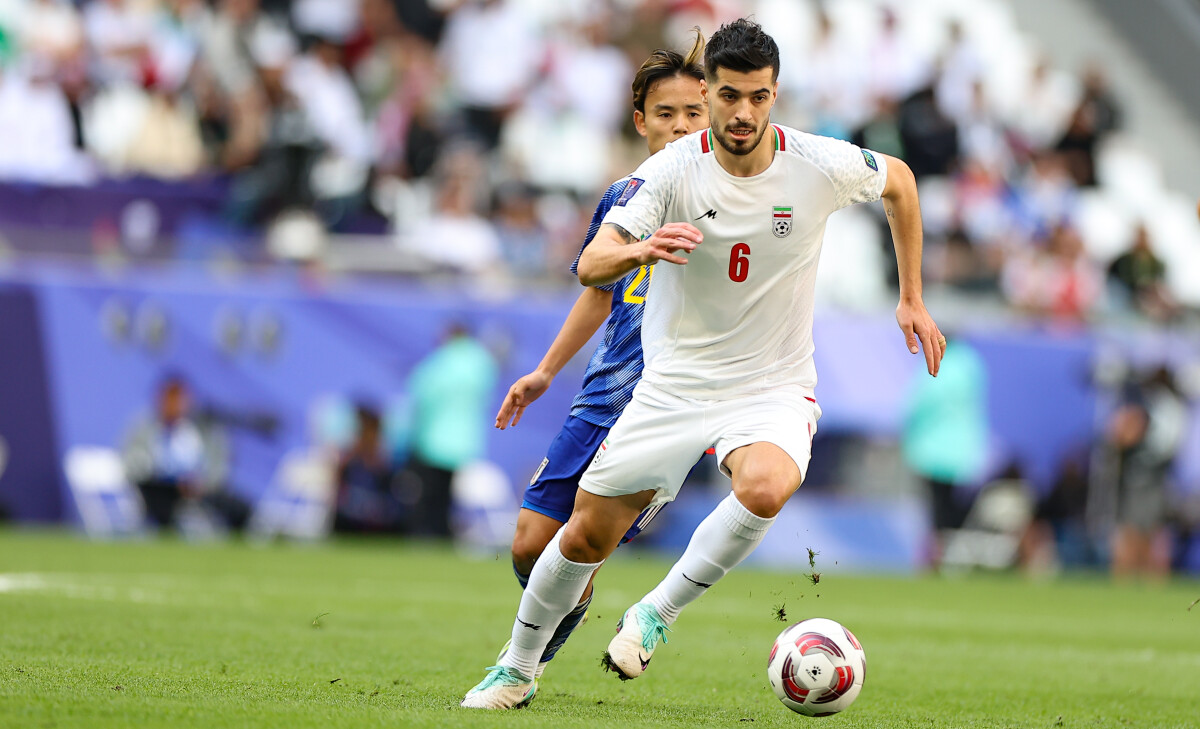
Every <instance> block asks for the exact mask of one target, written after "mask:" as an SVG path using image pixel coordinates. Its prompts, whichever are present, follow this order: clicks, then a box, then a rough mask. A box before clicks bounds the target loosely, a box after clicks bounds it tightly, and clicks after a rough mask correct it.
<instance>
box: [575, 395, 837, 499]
mask: <svg viewBox="0 0 1200 729" xmlns="http://www.w3.org/2000/svg"><path fill="white" fill-rule="evenodd" d="M820 417H821V408H820V407H819V406H818V405H817V402H816V400H814V399H812V397H811V396H809V395H808V394H807V393H806V392H805V391H804V390H802V389H800V388H781V389H778V390H774V391H771V392H769V393H763V394H759V395H752V396H747V397H743V398H738V399H734V400H723V401H719V402H707V403H699V402H693V401H691V400H684V399H682V398H678V397H675V396H673V395H669V394H667V393H665V392H663V391H662V390H661V389H659V388H657V387H655V386H653V385H651V384H649V383H647V382H646V381H645V380H643V381H642V382H640V383H638V386H637V388H636V389H635V390H634V391H633V400H632V401H631V402H630V403H629V405H628V406H627V407H626V408H625V411H624V412H623V413H621V417H620V418H618V419H617V422H616V423H614V424H613V427H612V430H611V431H609V433H608V437H607V438H605V439H604V442H603V443H601V444H600V448H599V450H597V451H596V455H595V456H594V457H593V458H592V463H591V465H590V466H589V467H588V469H587V471H586V472H584V474H583V478H581V479H580V480H579V487H580V488H581V489H583V490H584V491H587V492H589V493H593V494H596V495H598V496H620V495H623V494H636V493H638V492H641V491H649V490H654V491H656V492H657V493H656V494H655V496H654V500H653V501H651V502H650V503H651V505H654V504H663V503H666V502H669V501H673V500H674V499H675V496H676V495H678V494H679V487H680V486H681V485H683V479H684V478H685V477H686V476H687V475H688V472H689V471H691V469H692V466H694V465H696V461H698V460H700V456H702V455H703V454H704V451H706V450H707V449H708V448H709V447H710V446H715V448H716V452H717V463H718V464H720V468H721V472H722V473H724V474H725V475H726V476H729V475H730V473H729V470H728V469H726V468H725V457H726V456H728V455H729V453H730V451H733V450H734V449H735V448H741V447H742V446H746V445H750V444H751V443H760V442H766V443H772V444H774V445H777V446H779V447H780V448H782V449H783V451H784V452H785V453H787V454H788V455H789V456H791V457H792V460H793V461H795V462H796V465H797V466H798V467H799V468H800V478H801V480H803V478H804V476H805V475H806V474H807V473H808V461H809V458H810V457H811V455H812V438H813V435H814V434H815V433H816V432H817V420H818V419H819V418H820Z"/></svg>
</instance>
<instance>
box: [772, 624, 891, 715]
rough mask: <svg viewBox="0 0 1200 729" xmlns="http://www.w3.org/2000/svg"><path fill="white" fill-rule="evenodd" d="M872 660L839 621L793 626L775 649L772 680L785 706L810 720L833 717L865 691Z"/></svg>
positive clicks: (780, 637)
mask: <svg viewBox="0 0 1200 729" xmlns="http://www.w3.org/2000/svg"><path fill="white" fill-rule="evenodd" d="M866 672H867V655H866V653H864V652H863V648H862V644H861V643H859V642H858V639H857V638H855V637H854V634H853V633H851V632H850V631H849V630H847V629H846V628H845V627H843V626H842V625H841V623H838V622H837V621H834V620H829V619H828V618H809V619H808V620H801V621H800V622H798V623H796V624H795V625H792V626H790V627H788V628H787V629H786V630H784V631H783V632H782V633H780V634H779V637H778V638H776V639H775V645H773V646H771V657H770V658H768V659H767V679H768V680H769V681H770V682H771V688H772V689H774V690H775V695H776V696H778V697H779V700H780V701H782V702H783V705H784V706H786V707H788V708H789V709H791V710H792V711H794V712H796V713H798V714H804V715H805V716H830V715H832V714H836V713H838V712H839V711H841V710H842V709H845V708H846V707H847V706H849V705H850V704H852V703H854V699H855V698H857V697H858V692H859V691H862V685H863V676H864V675H865V674H866Z"/></svg>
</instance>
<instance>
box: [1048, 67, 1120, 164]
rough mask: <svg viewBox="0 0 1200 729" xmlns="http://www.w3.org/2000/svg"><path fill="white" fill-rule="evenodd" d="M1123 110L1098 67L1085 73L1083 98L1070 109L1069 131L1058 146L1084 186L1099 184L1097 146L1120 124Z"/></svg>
mask: <svg viewBox="0 0 1200 729" xmlns="http://www.w3.org/2000/svg"><path fill="white" fill-rule="evenodd" d="M1120 121H1121V111H1120V107H1119V106H1118V105H1117V101H1116V98H1115V97H1114V96H1113V95H1112V92H1111V91H1110V90H1109V88H1108V81H1107V80H1106V79H1105V78H1104V74H1103V72H1101V71H1100V68H1099V67H1098V66H1092V67H1091V68H1089V69H1088V70H1087V72H1086V73H1085V74H1084V78H1083V98H1081V99H1080V100H1079V104H1078V106H1076V107H1075V110H1074V111H1073V112H1071V117H1070V122H1069V123H1068V125H1067V131H1066V133H1065V134H1063V137H1062V139H1060V140H1059V141H1058V146H1057V149H1058V150H1059V151H1061V152H1062V153H1063V154H1064V155H1066V158H1067V166H1068V168H1069V169H1070V170H1071V176H1072V177H1073V178H1074V179H1075V182H1076V183H1077V184H1079V185H1081V186H1084V187H1091V186H1093V185H1095V184H1096V145H1097V144H1098V143H1099V141H1100V139H1101V138H1102V137H1103V136H1104V135H1106V134H1108V133H1109V132H1111V131H1112V130H1114V129H1116V128H1117V127H1118V126H1120Z"/></svg>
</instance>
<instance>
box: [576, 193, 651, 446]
mask: <svg viewBox="0 0 1200 729" xmlns="http://www.w3.org/2000/svg"><path fill="white" fill-rule="evenodd" d="M630 179H631V178H628V177H626V178H625V179H623V180H618V181H617V182H614V183H613V184H612V186H611V187H609V188H608V192H606V193H604V197H602V198H601V199H600V204H599V205H597V206H596V212H595V213H594V214H593V215H592V224H591V225H590V226H588V232H587V237H586V238H584V240H583V245H582V246H580V248H579V255H577V256H575V262H574V263H572V264H571V273H574V274H578V272H579V271H578V268H579V257H580V256H582V255H583V249H584V248H587V246H588V244H589V243H591V242H592V239H593V238H595V237H596V233H597V231H599V230H600V223H601V222H603V221H604V216H605V214H607V213H608V210H609V208H611V207H612V206H613V205H615V204H617V201H618V200H620V198H621V195H622V193H624V192H625V187H626V185H628V184H629V180H630ZM653 273H654V267H653V266H642V267H640V268H638V269H636V270H634V271H630V272H629V273H628V274H626V276H625V277H624V278H622V279H621V280H620V281H616V282H614V283H611V284H607V285H604V286H598V287H596V288H599V289H602V290H604V291H611V292H612V311H611V312H610V313H609V315H608V324H607V326H606V327H605V329H604V339H603V341H601V342H600V346H598V347H596V352H595V353H594V354H593V355H592V360H591V361H590V362H588V367H587V372H586V373H585V374H584V376H583V388H582V389H581V390H580V391H579V394H578V395H576V396H575V402H574V403H572V404H571V415H572V416H574V417H577V418H580V419H582V420H586V421H587V422H589V423H592V424H593V425H599V426H601V427H604V428H611V427H612V424H613V423H615V422H617V416H619V415H620V414H621V411H622V410H624V409H625V406H626V405H628V404H629V401H630V400H631V399H632V398H633V388H634V386H635V385H637V383H638V380H640V379H641V378H642V311H643V309H644V308H645V306H644V304H645V303H646V292H647V290H649V288H650V277H651V275H652V274H653Z"/></svg>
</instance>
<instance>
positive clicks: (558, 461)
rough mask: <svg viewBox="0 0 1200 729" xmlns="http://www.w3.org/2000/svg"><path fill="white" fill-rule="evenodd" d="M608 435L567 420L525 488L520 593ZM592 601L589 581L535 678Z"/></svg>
mask: <svg viewBox="0 0 1200 729" xmlns="http://www.w3.org/2000/svg"><path fill="white" fill-rule="evenodd" d="M608 434H609V429H608V428H606V427H604V426H601V425H596V424H594V423H590V422H588V421H586V420H583V419H582V418H577V417H574V416H568V417H567V419H566V422H565V423H564V424H563V427H562V429H561V430H560V431H559V433H558V435H557V436H555V438H554V440H553V441H551V443H550V448H549V449H548V450H547V452H546V457H545V459H543V460H542V463H541V465H540V466H538V469H537V472H536V473H534V475H533V478H532V479H531V480H530V483H529V487H528V488H526V489H525V496H524V499H523V501H522V504H521V506H522V508H521V510H520V512H519V513H518V516H517V529H516V533H515V535H514V536H513V545H512V555H513V572H514V573H515V574H516V576H517V580H518V581H519V582H520V583H521V587H522V589H524V588H525V586H526V585H527V584H528V582H529V575H530V573H531V572H532V571H533V565H534V564H535V563H536V562H537V559H538V557H540V556H541V554H542V552H543V551H544V550H545V548H546V545H547V544H549V543H550V539H551V538H552V537H553V536H554V535H555V533H557V532H558V530H559V529H560V528H561V527H562V525H563V524H565V523H566V522H567V519H569V518H570V516H571V512H572V510H573V509H574V507H575V493H576V491H578V489H579V479H580V478H581V477H582V476H583V472H584V471H586V470H587V467H588V465H589V464H590V463H591V462H592V460H593V458H594V457H595V454H596V450H597V449H598V448H599V447H600V444H601V443H603V441H604V439H605V437H607V436H608ZM591 596H592V588H591V582H590V581H589V583H588V586H587V587H586V588H585V589H584V593H583V597H582V598H581V599H580V601H579V604H578V605H576V606H575V607H574V608H573V609H572V610H571V612H569V613H567V616H566V617H565V618H563V620H562V622H560V623H559V624H558V626H557V627H556V628H555V629H554V633H553V635H552V636H551V638H550V642H549V643H548V644H547V645H546V650H545V651H544V652H543V654H542V657H541V660H540V662H539V663H538V668H537V677H540V676H541V673H542V671H544V670H545V667H546V664H547V663H548V662H549V661H550V660H551V659H553V658H554V656H555V655H556V654H557V653H558V650H559V649H560V648H562V646H563V645H564V644H565V643H566V642H567V639H568V638H569V637H570V635H571V633H572V632H573V631H574V630H575V628H577V627H578V626H579V625H580V624H581V623H582V622H583V619H584V616H585V615H587V609H588V605H589V604H590V602H591ZM508 647H509V645H508V644H505V647H504V649H503V650H502V651H501V656H500V657H498V658H497V661H499V660H500V659H501V657H503V655H504V654H505V652H506V651H507V650H508Z"/></svg>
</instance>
